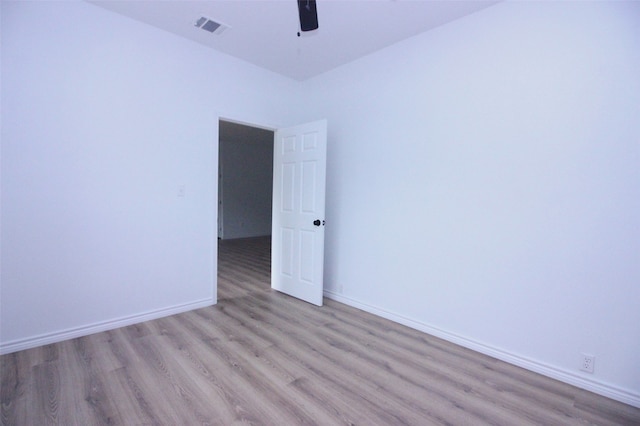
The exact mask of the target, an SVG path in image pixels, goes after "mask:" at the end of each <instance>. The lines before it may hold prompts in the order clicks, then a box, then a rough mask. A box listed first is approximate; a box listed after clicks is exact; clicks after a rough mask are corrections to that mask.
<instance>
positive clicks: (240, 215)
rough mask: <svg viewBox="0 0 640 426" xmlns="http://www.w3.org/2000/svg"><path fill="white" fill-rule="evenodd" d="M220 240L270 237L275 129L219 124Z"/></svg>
mask: <svg viewBox="0 0 640 426" xmlns="http://www.w3.org/2000/svg"><path fill="white" fill-rule="evenodd" d="M218 135H219V136H218V150H219V151H218V238H219V239H221V240H229V239H239V238H253V237H265V236H269V235H271V206H272V197H273V136H274V132H273V131H272V130H267V129H262V128H258V127H252V126H249V125H246V124H239V123H234V122H230V121H224V120H220V121H219V130H218Z"/></svg>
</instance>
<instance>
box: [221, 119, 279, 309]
mask: <svg viewBox="0 0 640 426" xmlns="http://www.w3.org/2000/svg"><path fill="white" fill-rule="evenodd" d="M214 120H215V141H214V144H213V150H214V162H213V163H214V164H213V169H214V173H213V178H214V182H213V185H212V186H213V191H215V196H214V200H215V203H214V204H215V206H214V209H213V210H214V211H213V213H214V217H213V231H214V232H213V239H212V244H213V252H214V259H215V261H214V264H213V292H214V295H213V300H214V301H215V303H216V304H217V303H218V232H219V231H218V224H219V220H220V219H219V217H218V214H219V209H220V199H219V197H218V186H219V185H220V182H219V176H220V121H221V120H222V121H228V122H230V123H236V124H242V125H244V126H249V127H256V128H258V129H264V130H269V131H272V132H274V134H275V132H276V130H277V129H278V128H282V127H284V126H285V125H283V124H279V123H273V122H271V123H269V122H265V121H264V120H261V119H257V118H255V117H238V116H229V115H226V114H222V113H217V114H216V115H215V117H214ZM271 198H272V199H273V191H272V193H271ZM271 223H272V224H273V218H272V219H271ZM269 280H271V278H269Z"/></svg>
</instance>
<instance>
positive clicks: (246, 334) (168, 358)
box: [0, 238, 640, 426]
mask: <svg viewBox="0 0 640 426" xmlns="http://www.w3.org/2000/svg"><path fill="white" fill-rule="evenodd" d="M269 257H270V254H269V240H268V239H264V238H262V239H250V240H241V241H228V242H222V243H221V244H220V260H219V282H218V295H219V303H218V304H217V305H216V306H214V307H210V308H205V309H199V310H196V311H192V312H188V313H184V314H180V315H175V316H172V317H168V318H163V319H159V320H155V321H149V322H145V323H142V324H138V325H134V326H130V327H125V328H121V329H117V330H113V331H108V332H104V333H98V334H94V335H91V336H88V337H83V338H78V339H73V340H69V341H66V342H61V343H57V344H52V345H47V346H43V347H40V348H35V349H30V350H26V351H21V352H17V353H13V354H8V355H4V356H2V357H1V360H0V362H1V366H2V376H1V377H2V382H1V385H2V389H1V396H2V411H1V417H0V419H1V421H2V424H3V425H38V426H39V425H47V424H58V425H102V424H105V425H196V424H215V425H233V424H241V423H242V424H265V425H298V424H319V425H334V424H347V425H348V424H359V425H399V424H411V425H431V424H449V425H483V424H493V425H529V424H532V425H533V424H536V425H584V424H597V425H614V424H615V425H639V424H640V409H636V408H633V407H630V406H628V405H624V404H621V403H618V402H615V401H612V400H609V399H606V398H603V397H600V396H596V395H594V394H591V393H589V392H586V391H583V390H579V389H576V388H574V387H572V386H569V385H566V384H563V383H559V382H557V381H554V380H551V379H548V378H545V377H542V376H539V375H537V374H534V373H531V372H528V371H525V370H522V369H520V368H517V367H514V366H512V365H509V364H506V363H503V362H500V361H497V360H495V359H492V358H489V357H487V356H484V355H481V354H478V353H475V352H473V351H470V350H467V349H464V348H461V347H459V346H456V345H453V344H450V343H447V342H445V341H442V340H439V339H437V338H434V337H431V336H429V335H426V334H423V333H420V332H418V331H415V330H412V329H409V328H406V327H403V326H401V325H398V324H395V323H392V322H390V321H387V320H384V319H381V318H378V317H375V316H373V315H370V314H367V313H363V312H361V311H358V310H357V309H353V308H350V307H347V306H345V305H342V304H340V303H337V302H334V301H331V300H325V303H326V305H325V306H324V307H322V308H317V307H315V306H312V305H309V304H306V303H304V302H300V301H298V300H295V299H293V298H290V297H288V296H285V295H282V294H279V293H276V292H273V291H271V290H270V288H269Z"/></svg>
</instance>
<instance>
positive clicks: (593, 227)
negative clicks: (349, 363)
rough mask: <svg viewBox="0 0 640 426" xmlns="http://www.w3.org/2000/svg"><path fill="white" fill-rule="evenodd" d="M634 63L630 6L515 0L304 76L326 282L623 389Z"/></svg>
mask: <svg viewBox="0 0 640 426" xmlns="http://www.w3.org/2000/svg"><path fill="white" fill-rule="evenodd" d="M639 76H640V4H639V3H613V2H515V3H505V4H500V5H497V6H494V7H492V8H489V9H486V10H485V11H482V12H479V13H477V14H474V15H472V16H469V17H467V18H464V19H461V20H458V21H456V22H453V23H450V24H448V25H445V26H442V27H440V28H438V29H436V30H434V31H432V32H429V33H425V34H423V35H420V36H417V37H415V38H412V39H410V40H407V41H405V42H402V43H400V44H397V45H394V46H392V47H390V48H387V49H385V50H383V51H381V52H378V53H376V54H373V55H370V56H368V57H366V58H363V59H361V60H359V61H357V62H354V63H351V64H349V65H346V66H343V67H341V68H339V69H337V70H334V71H332V72H329V73H326V74H324V75H322V76H319V77H317V78H315V79H313V80H311V81H309V82H307V83H306V87H305V91H306V93H307V96H310V97H311V99H312V102H308V103H307V105H316V107H315V108H311V109H309V110H308V114H309V115H308V117H307V118H308V119H309V120H311V119H313V118H316V117H327V118H328V121H329V148H328V172H327V179H328V180H327V215H326V218H327V229H326V264H325V277H326V284H325V285H326V287H327V289H328V292H329V295H330V296H331V297H334V298H337V299H338V300H342V301H345V302H347V303H351V304H354V305H356V306H359V307H362V308H365V309H368V310H370V311H373V312H377V313H379V314H382V315H386V316H389V317H391V318H394V319H396V320H399V321H403V322H405V323H407V324H411V325H413V326H415V327H418V328H421V329H423V330H427V331H429V332H432V333H435V334H439V335H441V336H445V337H447V338H449V339H451V340H454V341H457V342H460V343H463V344H465V345H467V346H470V347H473V348H475V349H480V350H482V351H484V352H486V353H490V354H493V355H496V356H499V357H501V358H503V359H507V360H509V361H511V362H515V363H517V364H520V365H524V366H526V367H528V368H531V369H534V370H536V371H540V372H543V373H545V374H548V375H552V376H554V377H557V378H561V379H563V380H566V381H569V382H571V383H575V384H578V385H580V386H583V387H588V388H590V389H592V390H596V391H599V392H601V393H605V394H607V395H610V396H614V397H616V398H618V399H621V400H624V401H626V402H631V403H634V404H636V405H637V404H640V368H638V359H639V358H638V354H639V353H640V78H639ZM583 352H586V353H588V354H593V355H595V356H596V362H595V374H593V375H590V374H587V373H583V372H581V371H579V370H578V366H579V363H580V357H581V353H583Z"/></svg>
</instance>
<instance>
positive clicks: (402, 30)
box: [90, 0, 497, 80]
mask: <svg viewBox="0 0 640 426" xmlns="http://www.w3.org/2000/svg"><path fill="white" fill-rule="evenodd" d="M90 2H91V3H93V4H95V5H97V6H100V7H103V8H105V9H108V10H111V11H113V12H116V13H119V14H121V15H124V16H128V17H130V18H133V19H135V20H137V21H141V22H144V23H147V24H149V25H152V26H154V27H157V28H160V29H163V30H166V31H169V32H171V33H173V34H176V35H178V36H181V37H184V38H187V39H189V40H192V41H195V42H197V43H200V44H203V45H205V46H208V47H210V48H212V49H215V50H217V51H220V52H224V53H226V54H229V55H231V56H235V57H237V58H240V59H243V60H245V61H247V62H250V63H252V64H255V65H257V66H259V67H262V68H265V69H268V70H271V71H273V72H276V73H278V74H282V75H284V76H287V77H290V78H293V79H295V80H306V79H308V78H311V77H313V76H316V75H318V74H321V73H324V72H326V71H329V70H331V69H333V68H335V67H338V66H340V65H343V64H345V63H348V62H351V61H353V60H355V59H357V58H359V57H362V56H364V55H367V54H369V53H372V52H375V51H376V50H380V49H382V48H384V47H387V46H389V45H391V44H393V43H396V42H398V41H400V40H403V39H406V38H408V37H411V36H414V35H416V34H419V33H421V32H424V31H428V30H430V29H432V28H435V27H437V26H440V25H442V24H445V23H447V22H450V21H453V20H455V19H458V18H461V17H463V16H465V15H468V14H471V13H474V12H476V11H478V10H481V9H484V8H486V7H489V6H491V5H493V4H495V3H497V1H495V0H469V1H465V0H317V9H318V22H319V29H318V30H316V31H312V32H307V33H301V36H300V37H298V35H297V33H298V31H299V21H298V6H297V2H296V0H208V1H185V0H173V1H158V0H155V1H148V0H147V1H145V0H128V1H123V0H111V1H104V0H100V1H90ZM201 16H205V17H208V18H210V19H212V20H214V21H217V22H220V23H223V24H225V25H227V26H228V27H229V28H228V29H226V30H225V31H224V32H222V33H221V34H220V35H216V34H212V33H209V32H207V31H204V30H202V29H200V28H197V27H196V26H195V22H196V21H197V20H198V18H200V17H201Z"/></svg>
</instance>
